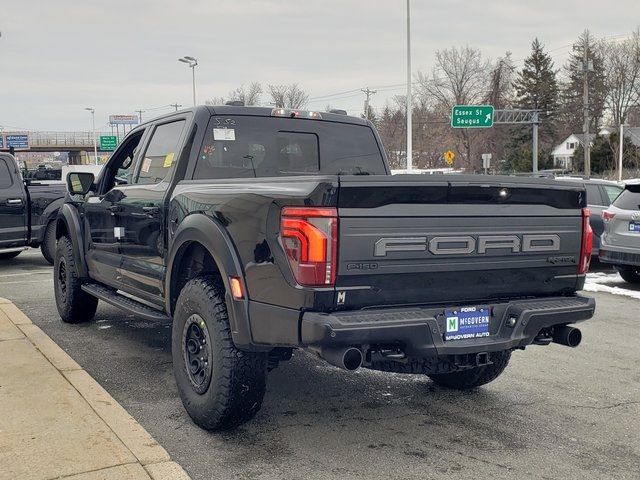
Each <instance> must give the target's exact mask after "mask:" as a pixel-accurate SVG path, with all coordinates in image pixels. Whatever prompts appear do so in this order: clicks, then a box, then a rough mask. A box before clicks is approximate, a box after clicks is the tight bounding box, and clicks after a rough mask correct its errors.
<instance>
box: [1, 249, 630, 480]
mask: <svg viewBox="0 0 640 480" xmlns="http://www.w3.org/2000/svg"><path fill="white" fill-rule="evenodd" d="M604 273H607V272H604ZM620 286H621V288H623V287H624V285H623V284H622V283H621V284H620ZM589 294H590V295H593V296H594V297H595V298H596V299H597V302H598V308H597V312H596V316H595V317H594V318H593V319H592V320H590V321H588V322H586V323H584V324H582V327H581V328H582V330H583V335H584V338H583V344H582V345H581V346H580V347H578V348H576V349H569V348H567V347H563V346H559V345H550V346H548V347H531V348H529V349H527V351H526V352H515V353H514V355H513V357H512V362H511V365H510V366H509V367H508V369H507V370H506V372H505V374H504V375H503V376H502V377H500V378H499V379H498V380H496V381H495V382H494V383H492V384H490V385H488V386H485V387H483V388H481V389H479V390H477V391H474V392H466V393H459V392H451V391H447V390H444V389H442V388H439V387H436V386H434V384H433V383H431V382H430V381H429V380H428V379H427V378H426V377H423V376H408V375H393V374H384V373H378V372H372V371H367V370H361V371H359V372H357V373H348V372H343V371H340V370H338V369H335V368H333V367H330V366H328V365H326V364H325V363H323V362H321V361H320V360H318V359H316V358H315V357H312V356H310V355H307V354H304V353H297V354H296V356H295V357H294V359H293V360H292V361H291V362H290V363H288V364H284V365H282V366H281V367H279V368H278V369H277V370H275V371H273V372H272V373H271V374H270V376H269V384H268V391H267V396H266V398H265V403H264V405H263V408H262V410H261V411H260V413H259V414H258V416H257V417H256V419H255V420H254V421H252V422H250V423H248V424H246V425H244V426H242V427H241V428H240V429H238V430H237V431H235V432H230V433H224V434H213V433H208V432H205V431H202V430H200V429H199V428H198V427H196V426H195V425H194V424H193V423H192V422H191V420H190V419H189V417H188V416H187V414H186V413H185V411H184V409H183V408H182V404H181V403H180V400H179V398H178V394H177V391H176V388H175V386H174V382H173V375H172V372H171V357H170V325H168V324H153V323H150V322H147V321H144V320H142V319H139V318H135V317H133V316H128V315H123V314H122V313H120V312H119V311H118V310H116V309H114V308H111V307H109V306H106V305H104V304H101V305H100V307H99V309H98V314H97V315H96V320H95V321H94V322H92V323H89V324H86V325H65V324H62V323H61V322H60V320H59V318H58V315H57V313H56V310H55V305H54V301H53V294H52V275H51V268H50V267H48V266H47V264H46V263H45V261H44V260H43V259H42V258H41V257H40V256H39V254H38V253H37V252H28V253H25V254H23V255H20V256H19V257H18V258H17V259H15V260H14V261H11V262H5V263H3V264H2V265H0V297H5V298H9V299H11V300H12V301H13V302H14V303H16V304H17V305H18V306H20V308H22V309H23V310H24V311H25V312H26V313H27V314H28V315H29V316H30V317H31V319H32V320H33V321H34V323H36V324H37V325H39V326H40V327H41V328H42V329H43V330H44V331H45V332H46V333H47V334H48V335H49V336H51V337H52V338H53V339H54V340H55V341H56V342H57V343H58V344H59V345H60V346H62V347H63V348H64V349H65V350H66V351H67V352H68V353H69V354H70V355H71V356H72V357H73V358H74V359H75V360H76V361H77V362H78V363H79V364H80V365H81V366H82V367H83V368H85V369H86V370H87V372H88V373H89V374H90V375H91V376H93V377H94V378H95V379H96V380H98V381H99V383H100V384H101V385H102V386H103V387H104V388H105V389H106V390H107V391H108V392H109V393H110V394H111V395H112V396H113V397H115V399H116V400H118V401H119V402H120V403H121V404H122V405H123V406H124V407H125V408H126V409H127V410H128V412H129V413H131V414H132V415H133V416H134V417H135V418H136V419H137V420H138V421H139V422H140V423H141V424H142V426H143V427H145V428H146V429H147V431H149V432H150V433H151V434H152V435H153V437H154V438H155V439H156V440H157V441H159V442H160V444H161V445H162V446H163V447H164V448H166V449H167V451H168V452H169V454H170V455H171V457H172V458H173V459H174V460H176V461H177V462H178V463H180V464H181V465H182V466H183V467H184V468H185V470H187V472H188V473H189V474H190V475H191V477H192V478H194V479H211V478H215V479H235V478H237V479H245V478H246V479H249V478H251V479H253V478H258V479H272V478H287V479H297V478H300V479H307V478H310V479H316V478H318V479H334V478H335V479H345V478H398V479H425V478H490V477H493V478H506V477H515V476H518V477H519V478H576V479H584V478H616V479H625V478H628V479H632V478H633V479H635V478H637V476H638V471H640V369H638V367H637V364H638V358H640V333H639V329H640V324H639V321H638V315H637V311H638V307H639V306H640V302H639V300H638V299H635V298H632V297H628V296H624V295H612V294H610V293H600V292H595V293H589Z"/></svg>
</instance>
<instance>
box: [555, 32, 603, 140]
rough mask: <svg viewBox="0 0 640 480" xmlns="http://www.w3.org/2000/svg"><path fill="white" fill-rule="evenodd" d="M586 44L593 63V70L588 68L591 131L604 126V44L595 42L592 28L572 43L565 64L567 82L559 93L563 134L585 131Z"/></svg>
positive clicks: (596, 130) (594, 131) (593, 131)
mask: <svg viewBox="0 0 640 480" xmlns="http://www.w3.org/2000/svg"><path fill="white" fill-rule="evenodd" d="M585 48H586V50H587V58H588V59H589V61H591V62H592V63H593V71H591V72H589V74H588V75H589V111H590V114H591V121H590V125H589V131H590V132H591V133H596V132H598V130H599V129H600V127H602V126H603V125H602V117H603V113H604V109H605V100H606V97H607V86H606V82H605V68H604V62H603V58H602V53H601V48H600V47H599V46H598V44H597V43H596V41H595V39H594V37H593V36H592V35H591V33H590V32H589V30H585V31H584V32H583V33H582V35H580V37H578V41H577V42H576V43H575V44H574V45H573V52H572V53H571V55H570V56H569V61H568V62H567V63H566V65H565V66H564V73H565V75H566V82H565V83H564V85H563V86H562V90H561V94H560V102H561V107H560V115H559V117H560V119H561V125H562V132H559V133H561V134H562V136H568V135H570V134H572V133H582V131H583V124H584V116H583V115H584V112H583V108H584V107H583V93H584V73H583V71H582V64H583V55H584V51H585Z"/></svg>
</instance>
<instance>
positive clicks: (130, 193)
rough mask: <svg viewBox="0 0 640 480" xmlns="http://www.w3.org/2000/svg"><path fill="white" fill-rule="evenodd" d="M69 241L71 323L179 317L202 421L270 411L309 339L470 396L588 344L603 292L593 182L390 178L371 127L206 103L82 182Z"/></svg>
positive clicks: (189, 393) (179, 364)
mask: <svg viewBox="0 0 640 480" xmlns="http://www.w3.org/2000/svg"><path fill="white" fill-rule="evenodd" d="M68 188H69V191H70V192H71V194H72V195H71V196H70V197H69V201H68V202H67V203H66V204H65V205H64V206H63V207H62V210H61V214H60V217H59V220H58V226H57V232H56V236H57V237H58V238H59V241H58V248H57V252H56V262H55V267H54V271H55V297H56V303H57V307H58V311H59V313H60V315H61V317H62V320H63V321H65V322H71V323H73V322H83V321H88V320H90V319H91V318H92V317H93V315H94V313H95V311H96V307H97V303H98V300H99V299H100V300H103V301H105V302H107V303H110V304H112V305H116V306H118V307H121V308H122V309H124V310H127V311H129V312H132V313H134V314H136V315H139V316H141V317H144V318H147V319H155V320H164V321H169V319H172V353H173V365H174V374H175V378H176V382H177V385H178V390H179V393H180V395H181V397H182V401H183V403H184V406H185V408H186V410H187V412H188V413H189V415H191V417H192V418H193V420H194V421H195V422H196V423H197V424H198V425H200V426H201V427H203V428H206V429H212V430H215V429H226V428H232V427H234V426H236V425H238V424H240V423H242V422H244V421H246V420H248V419H250V418H251V417H252V416H253V415H254V414H255V413H256V412H257V411H258V409H259V408H260V406H261V403H262V398H263V395H264V392H265V382H266V374H267V371H268V370H269V369H271V368H273V367H275V366H277V364H278V362H280V361H284V360H287V359H289V358H290V357H291V354H292V351H293V350H294V349H298V348H304V349H307V350H309V351H313V352H316V353H317V354H318V355H319V356H320V357H322V358H324V359H325V360H326V361H328V362H329V363H331V364H333V365H336V366H338V367H341V368H344V369H347V370H355V369H357V368H359V367H361V366H363V367H366V368H372V369H378V370H385V371H392V372H406V373H416V374H426V375H428V376H429V377H430V378H431V379H433V381H434V382H436V383H437V384H439V385H442V386H445V387H450V388H456V389H468V388H474V387H477V386H479V385H483V384H485V383H488V382H490V381H492V380H493V379H495V378H496V377H497V376H498V375H500V374H501V373H502V371H503V370H504V368H505V367H506V366H507V363H508V361H509V358H510V356H511V352H512V351H513V350H516V349H524V348H525V347H527V346H529V345H532V344H534V345H548V344H549V343H551V342H556V343H560V344H564V345H568V346H577V345H578V343H579V342H580V340H581V333H580V331H579V330H578V329H576V328H574V327H571V326H568V324H573V323H575V322H580V321H583V320H587V319H589V318H591V317H592V315H593V313H594V309H595V302H594V300H593V299H591V298H586V297H582V296H579V295H577V294H576V291H577V290H581V289H582V287H583V284H584V280H585V274H586V271H587V269H588V265H589V260H590V253H591V241H592V237H591V230H590V227H589V217H588V216H589V212H588V210H587V209H586V208H585V207H586V200H585V191H584V187H583V186H582V185H573V184H569V183H567V184H560V183H559V182H555V181H553V180H544V179H532V178H513V177H497V176H480V175H479V176H470V175H451V176H446V175H445V176H442V175H439V176H426V175H402V176H391V175H390V173H389V167H388V164H387V161H386V158H385V154H384V150H383V148H382V145H381V143H380V140H379V138H378V135H377V133H376V131H375V129H374V128H373V126H372V124H371V123H370V122H368V121H366V120H363V119H359V118H353V117H348V116H345V115H339V114H331V113H324V112H323V113H318V112H307V111H297V110H285V109H279V108H275V109H271V108H259V107H241V106H221V107H198V108H194V109H192V110H185V111H182V112H177V113H175V114H171V115H168V116H165V117H161V118H158V119H155V120H153V121H150V122H147V123H145V124H143V125H140V126H139V127H137V128H135V129H134V130H133V131H132V132H131V133H130V134H129V135H128V136H127V137H126V138H125V139H124V140H123V142H122V143H121V144H120V145H119V147H118V149H117V150H116V151H115V152H114V154H113V156H112V157H111V159H110V161H109V163H108V164H107V165H106V167H105V168H104V169H103V170H102V172H101V174H100V176H99V177H98V178H97V179H94V178H93V176H92V175H91V174H82V173H72V174H70V175H69V176H68Z"/></svg>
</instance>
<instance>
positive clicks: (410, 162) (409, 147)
mask: <svg viewBox="0 0 640 480" xmlns="http://www.w3.org/2000/svg"><path fill="white" fill-rule="evenodd" d="M410 3H411V0H407V171H408V172H411V170H413V158H412V156H413V146H412V144H411V134H412V131H413V128H412V125H411V114H412V111H413V109H412V108H411V106H412V103H413V102H412V101H411V4H410Z"/></svg>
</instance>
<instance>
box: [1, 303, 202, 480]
mask: <svg viewBox="0 0 640 480" xmlns="http://www.w3.org/2000/svg"><path fill="white" fill-rule="evenodd" d="M0 311H2V312H3V313H4V314H5V315H6V317H7V318H8V319H9V321H10V322H11V323H12V324H13V325H14V326H15V327H16V328H17V329H18V330H19V331H20V332H22V334H24V336H25V337H26V338H27V339H28V340H29V342H31V343H32V344H33V346H34V347H35V348H36V349H37V350H38V351H39V352H40V353H41V354H42V355H43V356H44V357H45V358H46V359H47V360H48V361H49V362H50V363H51V364H52V365H53V366H54V367H55V368H56V369H57V370H58V371H59V372H60V374H61V375H63V376H64V378H66V379H67V381H68V382H69V383H70V384H71V385H72V386H73V387H74V388H75V389H76V390H77V391H78V393H79V394H80V395H81V396H82V398H83V399H84V400H85V401H86V402H87V403H88V404H89V406H90V407H91V408H92V409H93V410H94V412H95V413H96V414H97V416H98V417H100V418H101V419H102V421H104V423H106V425H107V426H108V427H109V428H110V429H111V430H112V431H113V433H114V434H115V435H116V436H117V437H118V438H119V439H120V441H121V442H122V443H123V444H124V445H125V447H126V448H127V449H128V450H129V451H130V452H131V453H132V454H133V455H134V456H135V458H136V459H137V460H138V462H139V463H140V464H141V465H142V467H143V468H144V470H145V471H146V473H147V475H149V476H150V477H151V478H152V479H153V480H189V479H190V477H189V476H188V475H187V473H186V472H185V471H184V470H183V469H182V467H181V466H180V465H178V464H177V463H175V462H173V461H171V458H170V457H169V454H168V453H167V451H166V450H165V449H164V448H163V447H162V446H161V445H160V444H159V443H158V442H156V441H155V439H154V438H153V437H152V436H151V435H150V434H149V433H148V432H147V431H146V430H145V429H144V428H143V427H142V425H140V424H139V423H138V422H137V421H136V420H135V419H134V418H133V417H132V416H131V415H129V413H128V412H127V411H126V410H125V409H124V408H123V407H122V405H120V404H119V403H118V402H117V401H116V400H115V399H114V398H113V397H112V396H111V395H109V393H108V392H107V391H106V390H105V389H104V388H102V386H101V385H100V384H99V383H98V382H96V381H95V380H94V379H93V378H92V377H91V376H90V375H89V374H88V373H87V372H86V371H85V370H83V369H82V367H81V366H80V365H79V364H78V363H77V362H76V361H75V360H73V359H72V358H71V357H70V356H69V355H68V354H67V353H66V352H65V351H64V350H62V348H60V347H59V346H58V345H57V344H56V343H55V342H54V341H53V340H51V338H50V337H49V336H48V335H47V334H46V333H44V331H42V330H41V329H40V328H39V327H38V326H37V325H34V324H33V323H32V322H31V320H30V319H29V317H27V316H26V315H25V314H24V313H23V312H22V311H21V310H20V309H19V308H18V307H16V306H15V305H14V304H13V303H12V302H10V301H9V300H7V299H4V298H0ZM122 468H125V466H122ZM126 468H127V469H133V468H134V466H128V467H126ZM113 473H114V474H116V476H115V477H114V478H119V477H120V478H122V476H121V475H118V474H117V473H116V471H114V472H113ZM78 478H80V477H78ZM82 478H84V477H82ZM87 478H89V477H87ZM105 478H106V477H105ZM109 478H110V477H109Z"/></svg>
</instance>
